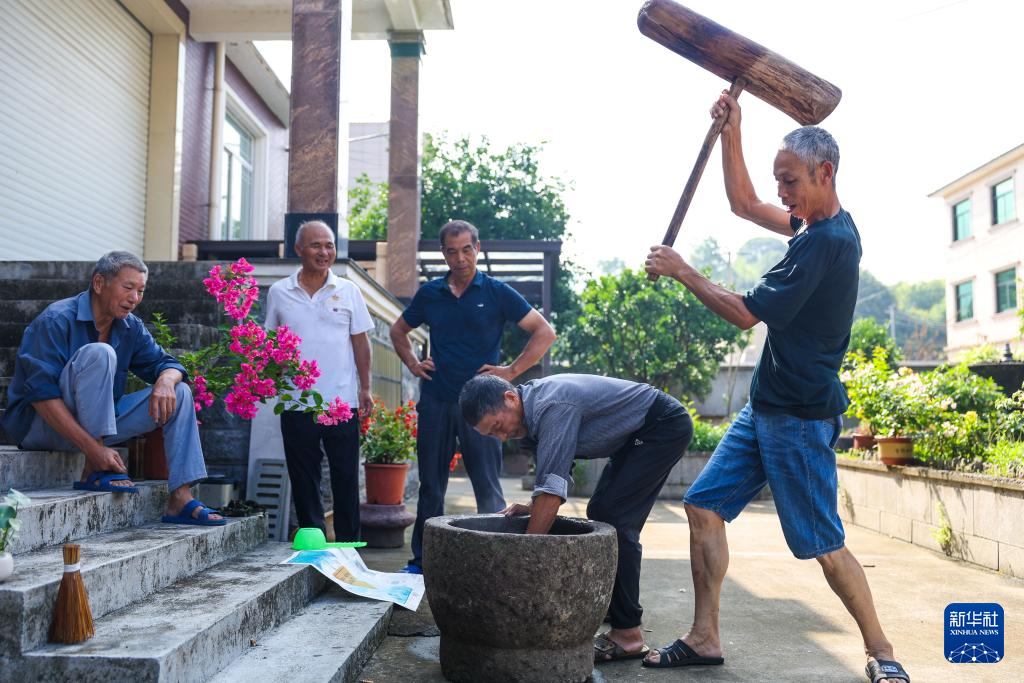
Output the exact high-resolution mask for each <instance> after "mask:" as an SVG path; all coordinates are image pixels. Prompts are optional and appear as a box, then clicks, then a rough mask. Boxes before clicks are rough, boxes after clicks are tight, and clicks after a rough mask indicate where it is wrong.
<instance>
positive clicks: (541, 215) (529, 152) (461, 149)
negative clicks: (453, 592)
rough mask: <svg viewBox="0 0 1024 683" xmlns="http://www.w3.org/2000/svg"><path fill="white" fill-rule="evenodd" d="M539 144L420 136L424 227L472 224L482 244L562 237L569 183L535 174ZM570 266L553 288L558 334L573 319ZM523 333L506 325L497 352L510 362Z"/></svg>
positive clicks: (562, 268)
mask: <svg viewBox="0 0 1024 683" xmlns="http://www.w3.org/2000/svg"><path fill="white" fill-rule="evenodd" d="M541 150H542V147H539V146H536V147H535V146H532V145H527V144H514V145H511V146H509V147H508V148H507V149H505V150H495V149H492V147H491V145H490V142H489V141H488V140H487V138H483V139H482V140H481V141H480V142H479V143H473V142H471V141H470V139H469V138H468V137H463V138H460V139H458V140H455V141H454V142H452V141H449V140H448V139H447V138H446V137H445V136H444V135H441V136H439V137H436V138H435V137H434V136H433V135H430V134H427V135H424V143H423V171H422V173H423V198H422V229H423V234H424V235H425V236H430V237H434V236H436V235H437V233H438V231H439V230H440V229H441V226H443V225H444V224H445V223H447V222H448V221H450V220H453V219H456V218H458V219H462V220H466V221H469V222H470V223H472V224H473V225H475V226H476V228H477V229H478V230H479V231H480V239H481V240H484V241H486V240H489V239H502V240H513V239H514V240H565V239H567V238H568V237H569V228H568V225H569V212H568V211H567V210H566V208H565V202H564V201H563V200H562V194H563V193H565V192H566V191H567V190H568V189H569V186H568V185H567V184H566V183H564V182H563V181H562V180H560V179H559V178H556V177H549V176H545V175H543V174H542V173H541V172H540V166H539V163H538V159H537V157H538V155H539V153H540V152H541ZM574 275H575V266H574V265H573V264H572V263H571V262H570V261H568V260H566V259H565V258H562V259H560V263H559V267H558V268H557V269H556V270H555V278H554V281H553V282H552V287H551V323H552V324H553V325H554V326H555V327H556V329H559V327H560V326H561V325H562V324H563V323H564V322H566V321H568V320H571V319H572V318H574V317H575V316H576V315H578V311H579V304H578V298H577V296H576V293H575V292H573V290H572V282H573V278H574ZM525 342H526V335H525V333H523V332H522V330H520V329H519V328H518V327H514V326H512V327H508V328H507V329H506V333H505V337H504V339H503V340H502V354H503V356H504V357H505V360H506V361H509V360H512V358H514V357H515V356H516V355H518V353H519V352H520V351H521V350H522V348H523V344H524V343H525Z"/></svg>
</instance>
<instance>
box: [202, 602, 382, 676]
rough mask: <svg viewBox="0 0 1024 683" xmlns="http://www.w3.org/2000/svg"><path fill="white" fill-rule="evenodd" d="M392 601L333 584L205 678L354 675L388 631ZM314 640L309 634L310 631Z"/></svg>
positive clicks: (356, 674) (357, 673)
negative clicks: (380, 599)
mask: <svg viewBox="0 0 1024 683" xmlns="http://www.w3.org/2000/svg"><path fill="white" fill-rule="evenodd" d="M392 609H393V606H392V605H391V603H388V602H379V601H376V600H367V599H365V598H358V597H355V596H353V595H349V594H348V593H346V592H344V591H343V590H341V589H340V588H338V587H336V586H332V587H331V588H330V589H329V590H328V592H326V593H325V594H323V595H321V596H320V597H319V598H317V599H316V600H314V601H313V602H312V603H310V604H309V606H307V607H306V608H305V609H304V610H302V611H301V612H300V613H298V614H297V615H295V616H294V617H293V618H291V619H289V620H288V621H286V622H285V623H283V624H281V625H280V626H278V627H277V628H276V629H274V630H273V631H271V632H269V633H267V634H265V635H264V636H263V637H262V638H260V639H259V640H258V641H257V642H256V645H255V646H253V647H251V648H249V650H248V651H247V652H246V653H245V654H243V655H242V656H241V657H239V658H238V659H236V660H235V661H234V662H232V663H231V664H230V665H228V667H227V668H226V669H224V670H222V671H221V672H220V673H219V674H217V675H216V676H214V677H213V678H211V679H210V681H209V683H238V682H239V681H309V682H310V683H313V682H316V683H335V682H336V681H337V682H340V681H343V682H344V683H349V682H350V681H354V680H355V679H356V677H357V676H358V675H359V672H360V671H361V670H362V667H363V665H364V664H366V662H367V661H368V660H369V658H370V657H371V656H372V655H373V653H374V651H375V650H376V649H377V647H378V646H379V645H380V643H381V642H382V641H383V640H384V637H385V636H386V635H387V628H388V624H389V623H390V621H391V612H392ZM312 633H315V634H316V640H315V641H312V642H311V640H310V634H312Z"/></svg>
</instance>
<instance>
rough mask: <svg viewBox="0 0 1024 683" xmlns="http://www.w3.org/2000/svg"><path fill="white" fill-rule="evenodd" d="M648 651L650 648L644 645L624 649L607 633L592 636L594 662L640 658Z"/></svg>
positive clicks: (602, 662)
mask: <svg viewBox="0 0 1024 683" xmlns="http://www.w3.org/2000/svg"><path fill="white" fill-rule="evenodd" d="M650 651H651V648H649V647H647V646H646V645H644V646H642V647H641V648H640V649H638V650H625V649H623V647H622V646H621V645H619V644H618V643H616V642H615V641H614V640H612V639H611V638H609V637H608V634H607V633H602V634H601V635H599V636H595V637H594V664H604V663H605V662H618V661H621V660H623V659H640V658H641V657H644V656H645V655H646V654H647V653H648V652H650Z"/></svg>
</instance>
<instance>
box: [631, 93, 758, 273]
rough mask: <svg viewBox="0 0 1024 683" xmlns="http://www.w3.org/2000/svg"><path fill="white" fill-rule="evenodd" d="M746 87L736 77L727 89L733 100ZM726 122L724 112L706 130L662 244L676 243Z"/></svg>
mask: <svg viewBox="0 0 1024 683" xmlns="http://www.w3.org/2000/svg"><path fill="white" fill-rule="evenodd" d="M746 85H747V81H746V79H744V78H741V77H737V78H736V79H735V80H734V81H733V82H732V87H731V88H729V94H730V95H731V96H732V97H734V98H736V97H739V96H740V93H741V92H743V88H744V87H745V86H746ZM728 120H729V112H726V113H725V115H724V116H719V117H718V118H717V119H715V120H714V121H712V122H711V128H710V129H709V130H708V134H707V137H705V138H704V144H703V145H701V147H700V154H698V155H697V161H696V163H694V165H693V170H692V171H690V179H689V180H687V181H686V187H685V188H684V189H683V194H682V196H681V197H680V198H679V203H678V204H676V210H675V213H673V214H672V220H671V221H669V223H668V230H666V231H665V238H664V239H663V240H661V243H662V244H664V245H666V246H669V247H671V246H672V245H673V244H675V243H676V237H677V236H678V235H679V228H680V227H682V225H683V218H685V217H686V212H687V211H689V210H690V202H691V201H693V195H694V193H696V192H697V185H698V183H700V177H701V176H702V175H704V167H705V166H707V165H708V158H709V157H710V156H711V150H713V149H714V148H715V143H716V142H717V141H718V136H719V135H721V134H722V128H723V127H725V122H726V121H728ZM647 279H648V280H650V281H651V282H657V280H658V276H657V275H655V274H654V273H650V274H649V275H648V276H647Z"/></svg>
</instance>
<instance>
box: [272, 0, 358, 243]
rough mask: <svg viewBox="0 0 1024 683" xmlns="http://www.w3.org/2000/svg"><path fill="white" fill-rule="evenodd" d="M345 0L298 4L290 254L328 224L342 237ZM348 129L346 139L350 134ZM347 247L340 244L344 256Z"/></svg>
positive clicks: (288, 231)
mask: <svg viewBox="0 0 1024 683" xmlns="http://www.w3.org/2000/svg"><path fill="white" fill-rule="evenodd" d="M341 1H342V0H293V2H292V87H291V113H290V116H289V118H290V119H291V120H290V122H289V125H288V147H289V152H288V213H287V214H285V230H284V234H285V249H284V255H285V256H286V257H288V258H292V257H294V255H295V251H294V250H293V248H292V245H293V244H294V242H295V231H296V230H297V229H298V227H299V225H300V224H301V223H303V222H305V221H308V220H313V219H318V220H322V221H324V222H325V223H327V225H329V226H330V227H331V230H332V231H334V236H335V239H337V236H338V134H339V123H338V121H339V118H338V117H339V107H340V101H341V93H340V89H341V26H342V21H341ZM347 134H348V133H347V131H346V135H347ZM343 250H344V245H342V244H339V245H338V256H339V257H345V256H347V250H344V251H345V252H346V253H342V252H343Z"/></svg>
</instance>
